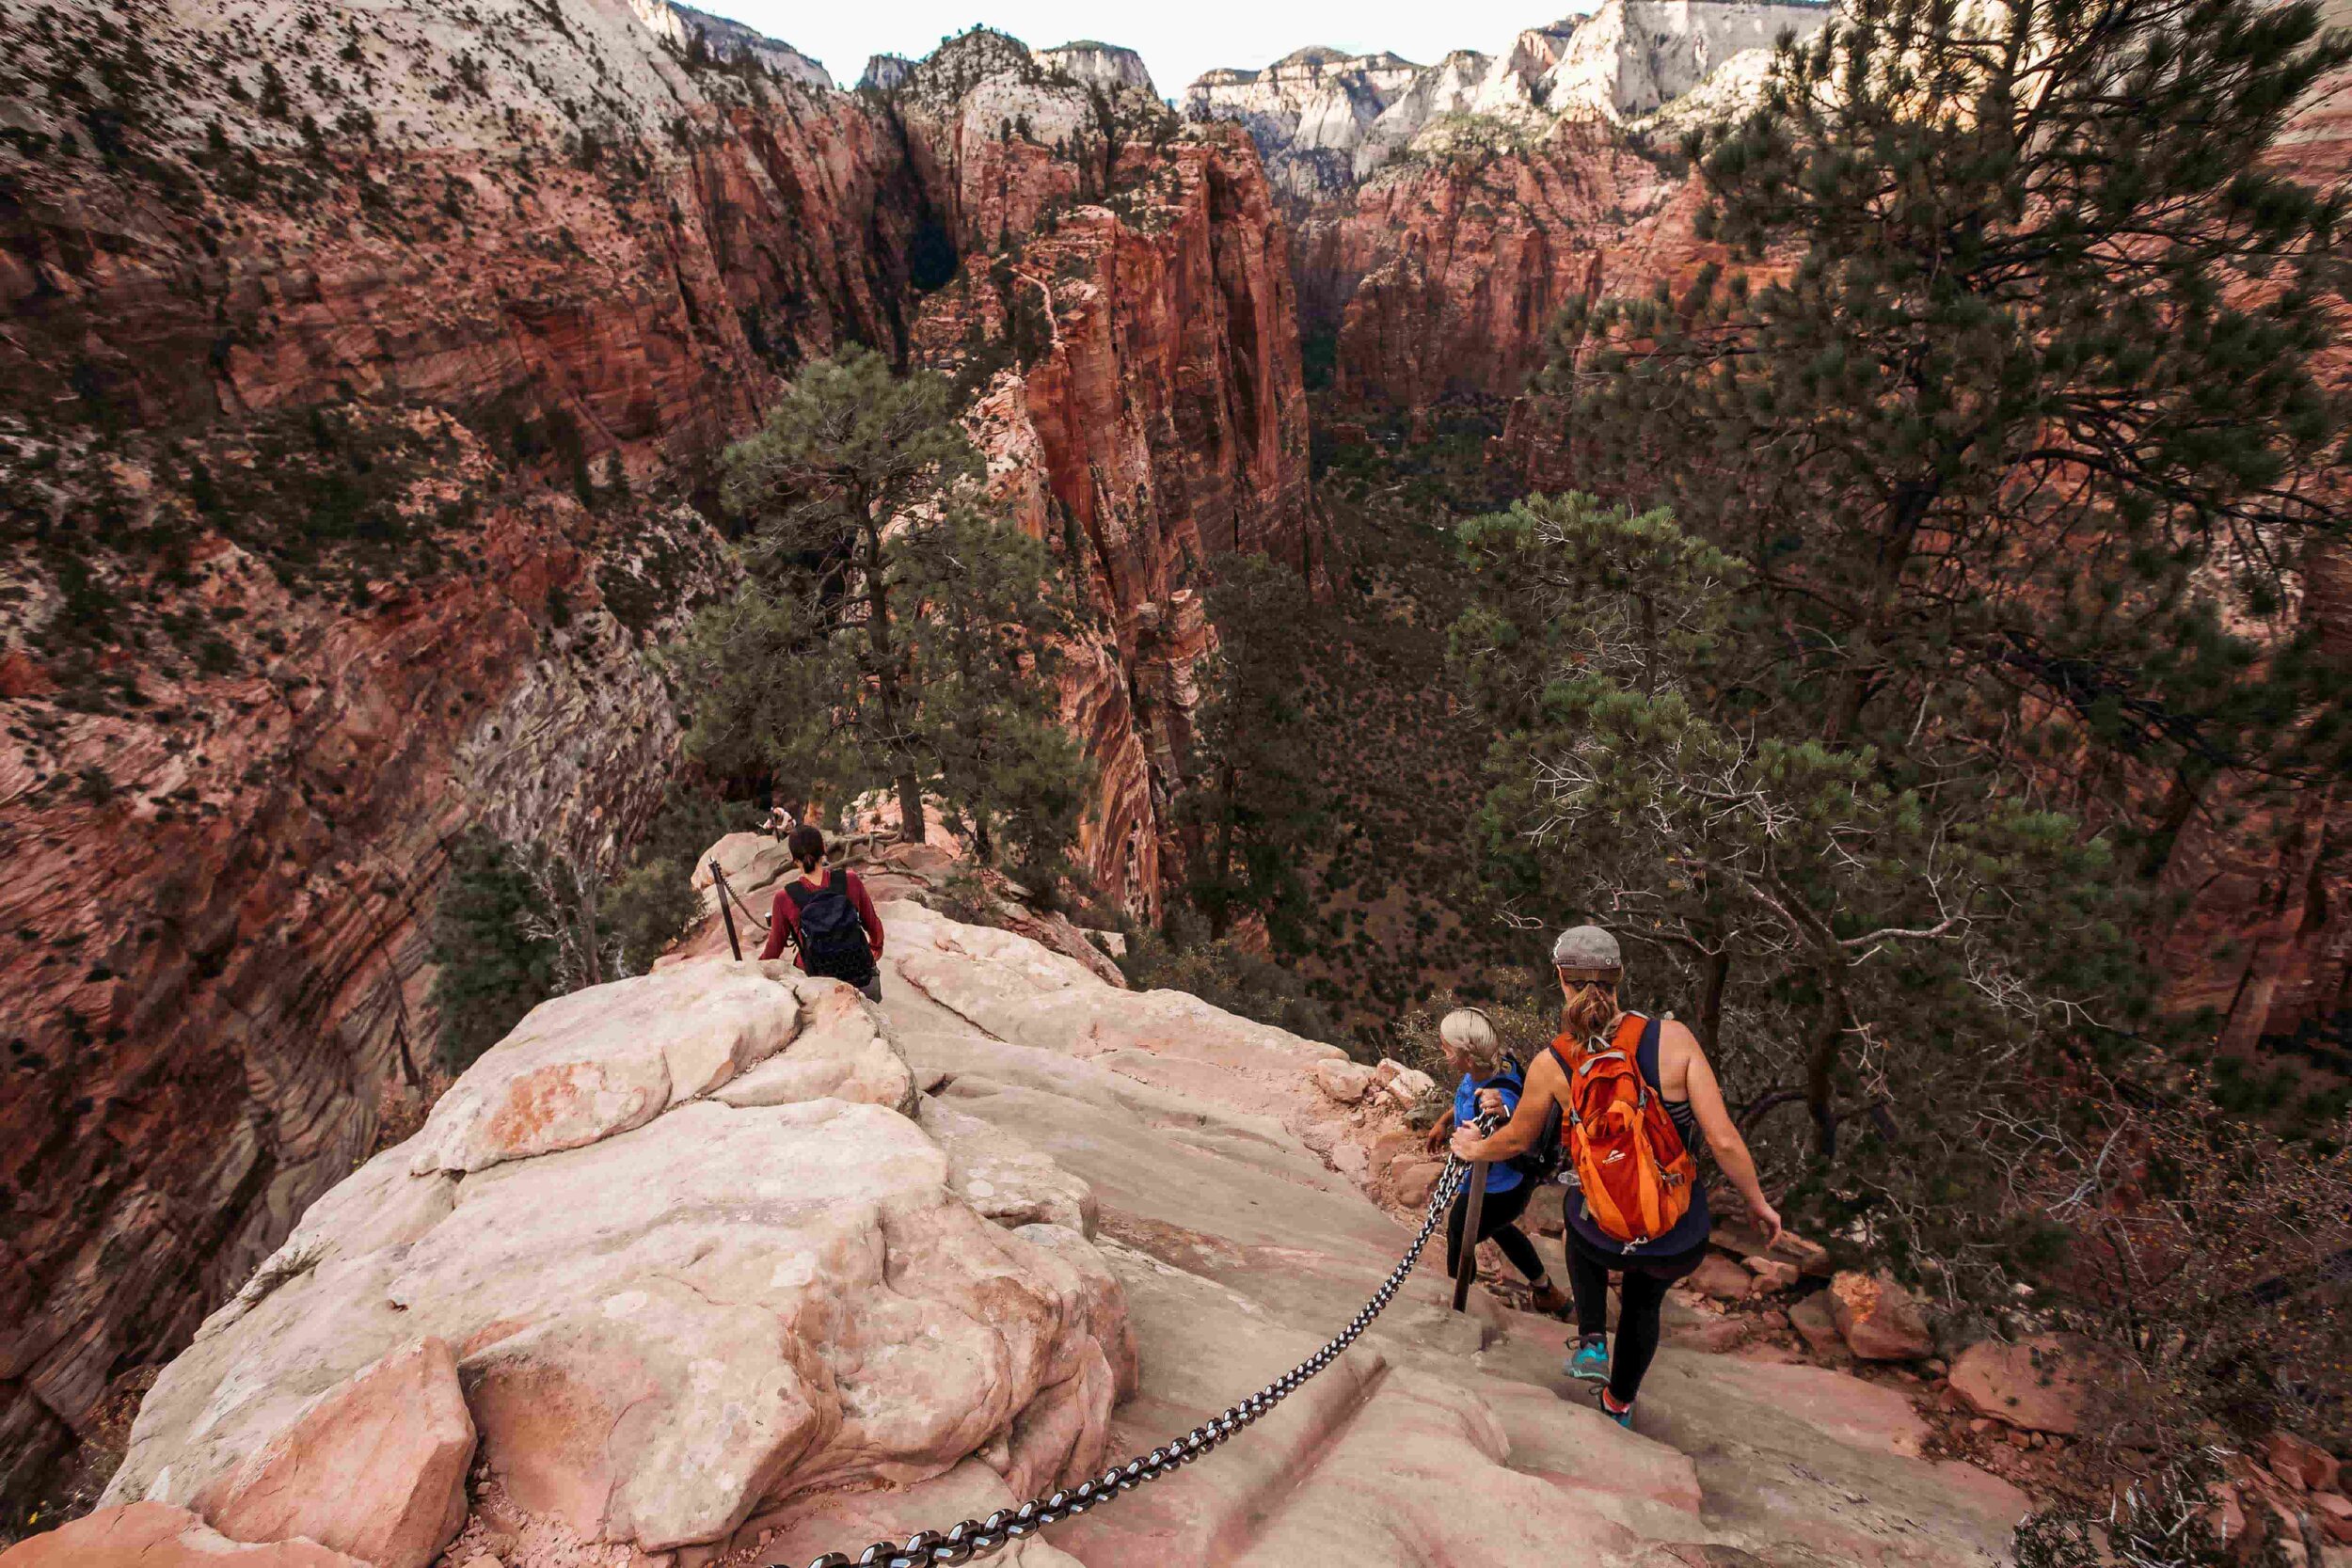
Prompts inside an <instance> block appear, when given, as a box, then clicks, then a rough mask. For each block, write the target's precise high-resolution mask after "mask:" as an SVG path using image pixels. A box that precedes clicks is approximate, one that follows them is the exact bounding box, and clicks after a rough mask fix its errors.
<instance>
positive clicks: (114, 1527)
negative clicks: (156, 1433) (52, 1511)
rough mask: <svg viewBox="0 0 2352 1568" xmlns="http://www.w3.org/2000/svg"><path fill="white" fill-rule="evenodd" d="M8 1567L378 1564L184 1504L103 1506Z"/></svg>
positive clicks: (21, 1551) (8, 1556) (39, 1539)
mask: <svg viewBox="0 0 2352 1568" xmlns="http://www.w3.org/2000/svg"><path fill="white" fill-rule="evenodd" d="M0 1563H6V1564H8V1568H372V1565H371V1564H369V1563H366V1562H362V1561H361V1560H358V1558H352V1557H345V1556H344V1555H343V1554H342V1553H341V1552H337V1551H329V1550H328V1549H327V1548H326V1547H325V1546H321V1545H318V1544H315V1543H313V1542H309V1541H277V1542H271V1543H268V1544H263V1545H246V1544H241V1543H239V1542H235V1541H231V1540H230V1539H229V1538H228V1537H226V1536H224V1535H222V1534H221V1533H220V1532H219V1531H217V1530H215V1529H214V1528H211V1527H210V1526H209V1525H207V1524H205V1523H204V1521H203V1520H201V1519H199V1518H198V1517H197V1516H196V1515H195V1514H193V1513H189V1512H188V1511H187V1510H186V1509H184V1508H173V1507H171V1506H170V1505H169V1504H167V1503H133V1504H131V1505H130V1506H129V1507H127V1508H102V1509H100V1510H99V1511H98V1512H97V1513H92V1514H89V1515H87V1517H84V1518H80V1519H76V1520H74V1521H73V1522H72V1524H70V1525H67V1526H65V1527H64V1528H60V1529H54V1530H51V1531H49V1532H48V1533H46V1534H44V1535H36V1536H34V1537H33V1538H31V1539H30V1540H28V1541H21V1542H19V1543H17V1544H15V1545H13V1546H10V1547H9V1548H8V1550H7V1551H5V1552H0Z"/></svg>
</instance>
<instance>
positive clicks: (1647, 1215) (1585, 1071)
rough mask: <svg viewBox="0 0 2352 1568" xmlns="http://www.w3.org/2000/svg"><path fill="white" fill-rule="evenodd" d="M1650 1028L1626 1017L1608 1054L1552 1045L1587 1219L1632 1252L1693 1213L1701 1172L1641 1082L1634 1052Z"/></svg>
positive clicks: (1565, 1139) (1564, 1129) (1565, 1043)
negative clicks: (1563, 1088) (1563, 1079)
mask: <svg viewBox="0 0 2352 1568" xmlns="http://www.w3.org/2000/svg"><path fill="white" fill-rule="evenodd" d="M1648 1026H1649V1020H1648V1019H1646V1018H1644V1017H1643V1016H1642V1015H1641V1014H1639V1013H1628V1014H1626V1015H1625V1017H1624V1018H1623V1019H1622V1020H1621V1021H1619V1022H1618V1024H1617V1037H1616V1038H1615V1039H1614V1040H1613V1041H1612V1042H1611V1043H1610V1046H1609V1049H1607V1050H1605V1051H1592V1050H1585V1049H1582V1048H1581V1047H1579V1046H1578V1044H1577V1042H1576V1041H1573V1040H1571V1039H1569V1038H1568V1037H1567V1036H1565V1035H1563V1036H1561V1037H1559V1038H1558V1039H1556V1040H1553V1041H1552V1042H1551V1053H1552V1054H1553V1055H1554V1056H1556V1057H1558V1058H1559V1060H1560V1068H1561V1070H1562V1071H1563V1072H1565V1074H1566V1075H1567V1080H1568V1091H1567V1095H1566V1098H1565V1101H1564V1102H1563V1109H1564V1111H1565V1116H1564V1117H1562V1120H1561V1125H1560V1141H1561V1143H1562V1145H1563V1146H1564V1147H1565V1150H1566V1154H1567V1159H1568V1161H1569V1163H1570V1164H1573V1165H1574V1166H1575V1168H1576V1175H1577V1180H1579V1181H1580V1182H1581V1183H1582V1185H1583V1190H1584V1212H1585V1213H1586V1214H1587V1215H1589V1216H1590V1217H1591V1219H1592V1222H1593V1224H1594V1225H1595V1226H1597V1227H1599V1229H1600V1233H1601V1234H1602V1235H1604V1236H1608V1237H1610V1238H1612V1239H1613V1240H1615V1241H1618V1242H1622V1243H1626V1244H1627V1245H1629V1246H1631V1245H1638V1244H1640V1243H1645V1242H1653V1241H1656V1240H1657V1239H1658V1238H1659V1237H1661V1236H1662V1235H1664V1234H1665V1233H1666V1232H1667V1231H1669V1230H1672V1229H1673V1228H1674V1227H1675V1223H1676V1222H1677V1220H1679V1219H1681V1218H1682V1216H1683V1215H1684V1214H1686V1213H1688V1212H1690V1209H1691V1192H1692V1187H1693V1186H1694V1185H1695V1184H1696V1183H1697V1180H1698V1170H1699V1164H1698V1162H1697V1161H1696V1160H1695V1159H1693V1158H1692V1156H1691V1151H1690V1150H1689V1149H1688V1148H1684V1147H1683V1144H1682V1134H1681V1133H1680V1132H1677V1131H1676V1130H1675V1124H1674V1118H1673V1117H1670V1116H1668V1115H1667V1114H1666V1106H1665V1103H1664V1101H1661V1099H1660V1098H1659V1096H1658V1093H1657V1091H1656V1090H1654V1089H1652V1088H1651V1087H1650V1085H1649V1081H1648V1080H1647V1079H1645V1078H1644V1077H1643V1076H1642V1068H1641V1063H1640V1061H1639V1059H1638V1058H1637V1057H1636V1055H1635V1053H1636V1052H1637V1051H1638V1050H1639V1049H1640V1047H1641V1043H1642V1031H1643V1030H1645V1029H1646V1028H1647V1027H1648ZM1571 1052H1574V1054H1573V1055H1571V1054H1570V1053H1571Z"/></svg>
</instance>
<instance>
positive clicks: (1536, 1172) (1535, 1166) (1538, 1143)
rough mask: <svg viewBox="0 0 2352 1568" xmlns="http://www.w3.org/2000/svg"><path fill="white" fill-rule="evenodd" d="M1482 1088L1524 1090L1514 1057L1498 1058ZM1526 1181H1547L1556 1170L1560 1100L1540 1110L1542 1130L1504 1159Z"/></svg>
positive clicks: (1518, 1092)
mask: <svg viewBox="0 0 2352 1568" xmlns="http://www.w3.org/2000/svg"><path fill="white" fill-rule="evenodd" d="M1478 1086H1479V1087H1480V1088H1482V1089H1509V1090H1510V1091H1511V1092H1512V1094H1514V1095H1524V1094H1525V1093H1526V1092H1527V1076H1526V1073H1525V1071H1524V1070H1523V1069H1521V1068H1520V1067H1519V1064H1518V1059H1517V1058H1515V1057H1511V1056H1505V1057H1503V1058H1502V1071H1501V1072H1498V1073H1496V1074H1495V1075H1494V1076H1493V1077H1492V1078H1489V1079H1487V1080H1486V1082H1485V1083H1483V1084H1481V1085H1478ZM1505 1163H1506V1164H1509V1165H1510V1167H1511V1168H1512V1169H1513V1170H1515V1171H1518V1173H1519V1175H1520V1176H1521V1177H1522V1178H1523V1179H1524V1180H1529V1181H1532V1182H1534V1183H1536V1184H1537V1185H1538V1186H1540V1185H1542V1184H1543V1183H1544V1182H1546V1181H1549V1180H1551V1179H1552V1177H1553V1176H1554V1175H1555V1174H1556V1173H1557V1172H1558V1171H1559V1169H1560V1102H1559V1101H1556V1100H1555V1101H1552V1102H1551V1109H1550V1110H1549V1111H1547V1112H1546V1113H1544V1130H1543V1132H1540V1133H1538V1134H1537V1135H1536V1138H1535V1141H1534V1143H1533V1144H1532V1145H1530V1146H1529V1147H1528V1150H1527V1152H1526V1153H1524V1154H1514V1155H1513V1156H1511V1158H1510V1159H1509V1160H1508V1161H1507V1162H1505Z"/></svg>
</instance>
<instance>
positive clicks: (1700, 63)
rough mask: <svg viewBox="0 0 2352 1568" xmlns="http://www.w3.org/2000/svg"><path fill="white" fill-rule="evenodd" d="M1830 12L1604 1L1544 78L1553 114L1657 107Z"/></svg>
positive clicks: (1683, 1)
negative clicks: (1731, 63) (1741, 56)
mask: <svg viewBox="0 0 2352 1568" xmlns="http://www.w3.org/2000/svg"><path fill="white" fill-rule="evenodd" d="M1829 17H1830V8H1829V7H1827V6H1808V5H1755V4H1736V3H1725V0H1609V3H1608V4H1606V5H1604V6H1602V7H1601V8H1600V9H1599V10H1597V11H1595V12H1594V13H1593V14H1592V16H1590V17H1589V18H1587V19H1586V20H1585V21H1584V23H1583V24H1581V26H1579V27H1578V28H1577V30H1576V34H1575V36H1574V37H1573V38H1571V39H1569V40H1568V46H1567V50H1566V52H1565V54H1564V55H1561V57H1560V63H1559V64H1557V65H1555V66H1553V67H1552V69H1551V71H1550V73H1549V75H1548V76H1547V77H1546V78H1545V79H1544V104H1545V107H1547V108H1549V110H1551V111H1552V112H1553V113H1554V114H1558V115H1565V116H1569V117H1574V118H1593V119H1608V120H1620V119H1633V118H1636V117H1638V116H1642V115H1646V114H1650V113H1653V112H1655V111H1656V110H1658V109H1661V108H1663V107H1664V106H1665V105H1666V104H1668V103H1673V102H1674V101H1675V100H1676V99H1678V98H1680V97H1681V96H1682V95H1683V94H1684V93H1687V92H1689V91H1691V89H1692V88H1693V87H1697V86H1698V85H1699V84H1700V83H1701V82H1703V81H1705V80H1706V79H1707V78H1708V74H1709V73H1711V72H1712V71H1715V70H1716V69H1717V68H1719V67H1721V66H1724V64H1726V63H1727V62H1729V61H1730V60H1732V59H1733V58H1734V57H1735V56H1738V55H1743V54H1747V53H1749V52H1750V51H1754V50H1770V49H1771V48H1772V47H1773V45H1774V44H1775V43H1776V42H1777V41H1778V40H1779V38H1780V36H1781V35H1782V34H1783V33H1793V34H1795V35H1796V36H1797V37H1799V38H1804V37H1807V36H1809V35H1811V34H1812V33H1814V32H1816V31H1818V30H1819V29H1820V26H1821V24H1823V23H1824V22H1826V21H1828V20H1829Z"/></svg>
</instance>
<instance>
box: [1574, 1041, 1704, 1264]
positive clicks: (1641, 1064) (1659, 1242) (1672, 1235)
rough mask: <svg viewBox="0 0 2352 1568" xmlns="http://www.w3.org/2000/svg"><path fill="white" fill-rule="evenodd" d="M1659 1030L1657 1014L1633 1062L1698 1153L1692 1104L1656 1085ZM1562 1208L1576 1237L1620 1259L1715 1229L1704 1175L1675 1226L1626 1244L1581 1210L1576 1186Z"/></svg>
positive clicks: (1650, 1254) (1680, 1245)
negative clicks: (1670, 1097)
mask: <svg viewBox="0 0 2352 1568" xmlns="http://www.w3.org/2000/svg"><path fill="white" fill-rule="evenodd" d="M1663 1032H1664V1031H1663V1027H1662V1026H1661V1024H1660V1022H1659V1021H1658V1020H1657V1019H1654V1018H1653V1019H1651V1020H1649V1021H1648V1023H1647V1026H1646V1027H1645V1028H1644V1029H1643V1031H1642V1043H1641V1044H1640V1045H1639V1046H1637V1047H1636V1048H1635V1049H1634V1053H1633V1065H1634V1066H1635V1067H1636V1068H1638V1069H1641V1073H1642V1081H1643V1082H1644V1083H1645V1084H1647V1085H1649V1087H1650V1092H1651V1093H1652V1094H1654V1095H1656V1096H1657V1097H1658V1101H1659V1103H1660V1104H1661V1105H1663V1106H1665V1107H1666V1115H1667V1117H1669V1118H1670V1119H1672V1120H1673V1122H1674V1124H1675V1131H1676V1132H1678V1133H1680V1134H1681V1135H1682V1147H1683V1148H1687V1149H1689V1150H1691V1152H1692V1153H1693V1154H1696V1153H1697V1152H1698V1151H1699V1147H1700V1146H1699V1114H1698V1113H1697V1112H1696V1111H1693V1110H1692V1109H1691V1102H1690V1101H1687V1100H1668V1099H1667V1098H1666V1091H1665V1090H1664V1089H1662V1088H1661V1087H1659V1084H1658V1039H1659V1036H1660V1035H1661V1034H1662V1033H1663ZM1562 1168H1563V1169H1571V1168H1573V1167H1572V1166H1563V1167H1562ZM1565 1208H1566V1210H1567V1221H1568V1224H1569V1226H1570V1227H1572V1228H1573V1229H1574V1230H1575V1231H1576V1234H1577V1239H1578V1240H1579V1241H1581V1242H1582V1243H1584V1244H1585V1245H1586V1246H1587V1247H1589V1248H1591V1249H1592V1250H1593V1251H1595V1252H1606V1253H1613V1254H1615V1255H1616V1256H1618V1257H1620V1258H1663V1257H1666V1256H1668V1255H1669V1254H1672V1253H1677V1252H1688V1251H1690V1250H1691V1249H1692V1247H1694V1246H1699V1245H1701V1244H1703V1243H1705V1242H1706V1240H1707V1237H1708V1232H1709V1231H1710V1230H1712V1229H1713V1228H1714V1221H1713V1220H1712V1219H1711V1218H1710V1217H1709V1216H1708V1212H1707V1183H1706V1182H1705V1181H1704V1180H1701V1181H1696V1182H1693V1183H1692V1191H1691V1207H1690V1208H1689V1209H1688V1210H1686V1211H1684V1212H1683V1215H1682V1217H1681V1218H1680V1219H1678V1220H1677V1221H1676V1222H1675V1223H1674V1227H1673V1228H1671V1229H1669V1230H1668V1231H1667V1232H1666V1233H1665V1234H1664V1235H1663V1236H1661V1237H1659V1238H1657V1239H1656V1240H1655V1241H1648V1242H1635V1243H1625V1242H1620V1241H1618V1240H1617V1239H1616V1238H1615V1237H1614V1236H1611V1235H1607V1234H1605V1233H1604V1232H1603V1231H1602V1230H1601V1228H1600V1227H1598V1226H1597V1225H1595V1224H1594V1223H1593V1221H1592V1216H1591V1215H1589V1214H1587V1213H1586V1212H1584V1196H1583V1195H1582V1194H1581V1193H1580V1192H1578V1191H1577V1190H1576V1189H1575V1188H1574V1187H1570V1188H1569V1189H1568V1200H1567V1202H1566V1204H1565Z"/></svg>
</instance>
